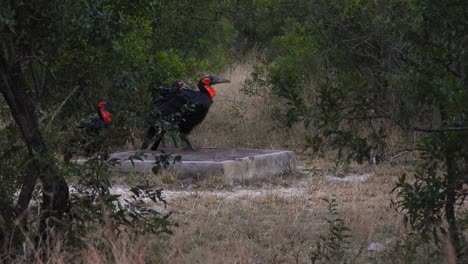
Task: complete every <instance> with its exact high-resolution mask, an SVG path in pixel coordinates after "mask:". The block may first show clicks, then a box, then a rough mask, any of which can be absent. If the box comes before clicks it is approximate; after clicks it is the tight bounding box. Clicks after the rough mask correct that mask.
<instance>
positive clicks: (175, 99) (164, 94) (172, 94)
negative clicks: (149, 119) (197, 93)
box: [153, 89, 187, 116]
mask: <svg viewBox="0 0 468 264" xmlns="http://www.w3.org/2000/svg"><path fill="white" fill-rule="evenodd" d="M186 103H187V100H186V98H185V97H184V95H183V94H182V93H181V89H160V90H159V98H158V99H157V100H155V101H154V102H153V105H154V106H155V107H156V108H157V109H158V110H159V111H160V113H161V114H162V116H169V115H172V114H176V113H178V112H180V111H181V110H182V109H183V107H184V105H185V104H186Z"/></svg>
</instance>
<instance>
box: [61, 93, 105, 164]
mask: <svg viewBox="0 0 468 264" xmlns="http://www.w3.org/2000/svg"><path fill="white" fill-rule="evenodd" d="M111 105H112V103H111V102H110V101H104V102H100V103H98V106H97V114H98V117H94V118H90V119H88V120H87V121H84V122H81V123H80V124H79V125H78V126H77V127H76V128H78V129H76V130H75V131H74V133H73V135H72V136H71V137H70V138H68V140H67V142H66V144H65V149H64V152H63V159H64V161H70V159H71V158H72V156H73V155H74V154H75V153H76V152H80V151H81V152H84V153H83V154H85V155H86V156H89V155H90V154H92V153H96V152H98V151H101V148H102V146H103V144H104V140H105V137H103V135H102V132H103V131H104V130H106V129H107V128H108V126H109V125H110V123H111V122H112V118H111V114H110V113H109V111H108V108H109V107H110V106H111ZM106 155H107V153H105V156H106ZM103 158H104V159H106V157H103Z"/></svg>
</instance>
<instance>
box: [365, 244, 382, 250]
mask: <svg viewBox="0 0 468 264" xmlns="http://www.w3.org/2000/svg"><path fill="white" fill-rule="evenodd" d="M384 248H385V247H384V246H383V245H382V244H380V243H379V242H372V243H370V244H369V246H368V247H367V251H382V250H383V249H384Z"/></svg>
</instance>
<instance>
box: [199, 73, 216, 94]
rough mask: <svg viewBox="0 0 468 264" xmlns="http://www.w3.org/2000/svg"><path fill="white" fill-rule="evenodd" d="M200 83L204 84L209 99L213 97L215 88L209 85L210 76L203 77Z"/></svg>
mask: <svg viewBox="0 0 468 264" xmlns="http://www.w3.org/2000/svg"><path fill="white" fill-rule="evenodd" d="M202 83H203V84H204V85H205V90H206V92H207V93H208V96H209V97H210V99H213V98H214V97H215V96H216V90H215V89H214V87H213V86H210V83H211V80H210V78H204V79H203V80H202Z"/></svg>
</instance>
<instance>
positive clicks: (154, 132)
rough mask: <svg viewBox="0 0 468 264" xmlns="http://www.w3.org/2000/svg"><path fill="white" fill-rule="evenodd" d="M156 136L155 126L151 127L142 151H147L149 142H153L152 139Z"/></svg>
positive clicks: (144, 140)
mask: <svg viewBox="0 0 468 264" xmlns="http://www.w3.org/2000/svg"><path fill="white" fill-rule="evenodd" d="M154 135H156V128H155V127H154V126H149V127H148V128H147V129H146V133H145V138H144V139H143V144H142V145H141V148H140V149H142V150H144V149H147V148H148V145H149V142H150V141H151V139H153V137H154Z"/></svg>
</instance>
